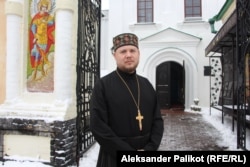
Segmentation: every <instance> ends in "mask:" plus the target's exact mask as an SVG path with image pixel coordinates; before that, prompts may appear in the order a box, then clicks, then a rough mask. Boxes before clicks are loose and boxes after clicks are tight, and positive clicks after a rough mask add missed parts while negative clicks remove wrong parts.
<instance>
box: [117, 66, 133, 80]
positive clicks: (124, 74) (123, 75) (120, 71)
mask: <svg viewBox="0 0 250 167" xmlns="http://www.w3.org/2000/svg"><path fill="white" fill-rule="evenodd" d="M117 71H118V72H119V74H120V75H121V76H122V78H123V79H134V78H135V76H136V71H135V72H134V73H131V74H130V73H126V72H124V71H122V70H120V69H119V68H117Z"/></svg>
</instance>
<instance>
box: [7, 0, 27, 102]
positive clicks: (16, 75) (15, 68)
mask: <svg viewBox="0 0 250 167" xmlns="http://www.w3.org/2000/svg"><path fill="white" fill-rule="evenodd" d="M22 3H23V1H22V0H19V1H17V0H16V1H11V0H8V1H6V4H5V9H6V10H5V13H6V25H7V27H6V32H7V36H6V37H7V42H6V102H9V101H11V100H13V99H15V98H17V97H18V96H19V92H20V72H21V71H20V69H21V62H20V60H21V55H22V51H21V28H22V27H21V26H22V15H23V5H22Z"/></svg>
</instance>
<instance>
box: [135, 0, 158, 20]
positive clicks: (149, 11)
mask: <svg viewBox="0 0 250 167" xmlns="http://www.w3.org/2000/svg"><path fill="white" fill-rule="evenodd" d="M141 2H144V3H145V4H144V6H143V7H142V8H140V3H141ZM147 2H149V3H152V5H151V7H147V6H146V3H147ZM140 11H142V12H144V16H140ZM150 15H152V16H151V18H149V19H148V16H150ZM141 18H142V19H141ZM153 22H154V0H137V23H153Z"/></svg>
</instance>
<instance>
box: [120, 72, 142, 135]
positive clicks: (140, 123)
mask: <svg viewBox="0 0 250 167" xmlns="http://www.w3.org/2000/svg"><path fill="white" fill-rule="evenodd" d="M116 73H117V75H118V76H119V78H120V79H121V80H122V82H123V83H124V85H125V86H126V87H127V89H128V91H129V93H130V95H131V97H132V99H133V101H134V103H135V105H136V108H137V111H138V115H137V116H136V117H135V119H136V120H138V122H139V128H140V131H142V119H143V116H142V115H141V112H140V94H141V93H140V85H139V81H138V77H137V75H135V77H136V81H137V94H138V99H137V102H136V100H135V97H134V95H133V93H132V91H131V89H130V88H129V86H128V84H127V83H126V82H125V80H124V79H123V78H122V76H121V75H120V74H119V72H118V71H117V70H116Z"/></svg>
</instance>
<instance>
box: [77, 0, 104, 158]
mask: <svg viewBox="0 0 250 167" xmlns="http://www.w3.org/2000/svg"><path fill="white" fill-rule="evenodd" d="M100 23H101V0H78V37H77V67H76V71H77V83H76V84H77V85H76V95H77V121H76V124H77V158H78V159H79V158H80V157H82V155H83V153H84V152H85V151H86V150H87V149H88V148H89V147H91V145H92V144H93V143H94V142H95V140H94V137H93V135H92V133H91V131H90V129H89V123H90V107H89V103H90V97H91V94H92V90H93V87H94V83H95V81H96V80H97V79H98V78H99V77H100V63H99V62H100ZM77 161H78V160H77Z"/></svg>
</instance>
